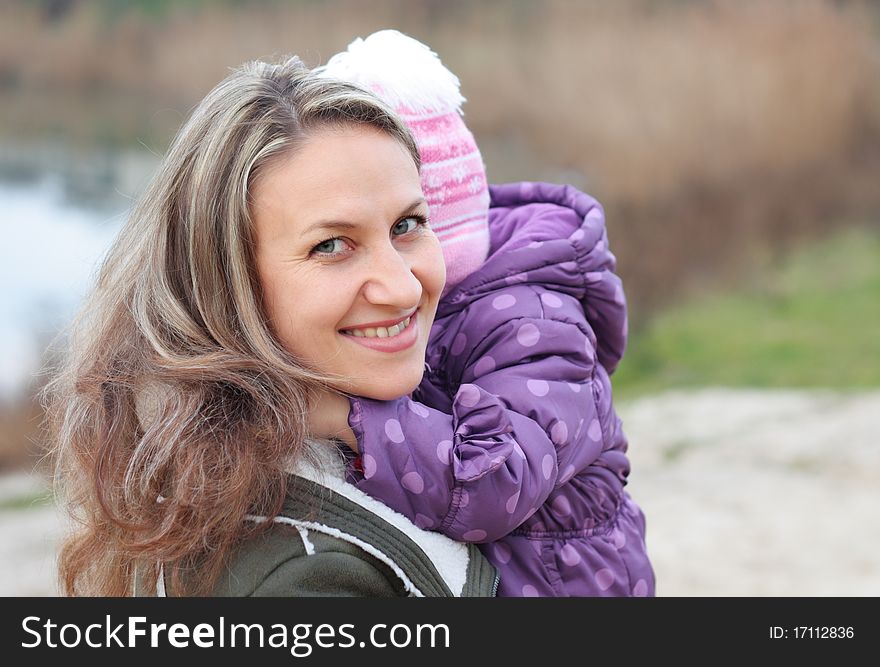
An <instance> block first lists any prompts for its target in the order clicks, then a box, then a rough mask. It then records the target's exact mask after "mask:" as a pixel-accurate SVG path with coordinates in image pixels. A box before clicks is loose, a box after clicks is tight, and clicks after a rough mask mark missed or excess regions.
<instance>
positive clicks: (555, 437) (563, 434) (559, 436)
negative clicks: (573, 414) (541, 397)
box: [550, 421, 568, 445]
mask: <svg viewBox="0 0 880 667" xmlns="http://www.w3.org/2000/svg"><path fill="white" fill-rule="evenodd" d="M550 440H551V441H553V444H555V445H564V444H565V443H567V442H568V426H566V425H565V422H564V421H558V422H556V423H555V424H553V426H551V427H550Z"/></svg>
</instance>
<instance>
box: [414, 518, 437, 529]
mask: <svg viewBox="0 0 880 667" xmlns="http://www.w3.org/2000/svg"><path fill="white" fill-rule="evenodd" d="M433 523H434V522H433V521H431V517H429V516H425V515H424V514H416V519H415V524H416V525H417V526H418V527H419V528H421V529H422V530H427V529H428V528H430V527H431V526H432V525H433Z"/></svg>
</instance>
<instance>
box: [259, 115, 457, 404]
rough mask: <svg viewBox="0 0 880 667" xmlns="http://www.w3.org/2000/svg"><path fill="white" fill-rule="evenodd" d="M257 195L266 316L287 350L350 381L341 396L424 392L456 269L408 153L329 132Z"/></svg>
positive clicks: (356, 135)
mask: <svg viewBox="0 0 880 667" xmlns="http://www.w3.org/2000/svg"><path fill="white" fill-rule="evenodd" d="M251 194H252V216H253V221H254V226H255V237H256V264H257V272H258V274H259V279H260V284H261V286H262V289H263V300H264V307H265V309H266V311H267V313H268V316H269V318H270V320H271V322H270V326H271V327H272V330H273V331H274V332H275V334H276V336H277V337H278V338H279V340H280V341H281V343H282V345H284V347H285V348H286V349H287V350H288V351H289V352H291V353H292V354H294V355H295V356H296V357H297V358H298V359H299V360H300V361H301V362H303V363H304V364H306V365H307V366H309V367H311V368H313V369H315V370H317V371H320V372H323V373H328V374H338V375H341V376H343V377H345V378H346V380H345V381H343V382H340V383H338V384H337V385H336V386H337V388H338V389H341V390H343V391H345V392H348V393H350V394H355V395H358V396H365V397H368V398H374V399H378V400H388V399H392V398H398V397H400V396H403V395H405V394H408V393H410V392H411V391H412V390H413V389H415V388H416V387H417V386H418V384H419V382H420V381H421V379H422V373H423V371H424V364H425V348H426V346H427V342H428V334H429V333H430V330H431V324H432V323H433V321H434V314H435V312H436V310H437V302H438V300H439V298H440V293H441V291H442V289H443V285H444V282H445V280H446V269H445V266H444V263H443V255H442V253H441V250H440V244H439V242H438V241H437V237H436V236H435V235H434V233H433V232H432V231H431V230H430V229H429V228H428V227H427V225H426V224H425V219H426V218H427V215H428V208H427V203H426V202H425V198H424V196H423V194H422V189H421V184H420V182H419V173H418V170H417V169H416V166H415V164H414V162H413V159H412V157H411V156H410V154H409V153H408V152H407V150H406V148H404V147H403V145H401V144H400V143H399V142H398V141H397V140H396V139H394V138H393V137H391V136H389V135H387V134H385V133H383V132H381V131H379V130H377V129H375V128H373V127H371V126H346V127H341V128H340V127H328V128H325V129H321V130H318V131H316V132H315V133H313V134H312V135H311V136H310V137H309V138H308V139H307V140H306V142H305V143H304V144H303V145H301V146H299V147H298V149H297V150H296V151H294V152H292V153H291V154H289V155H287V156H285V157H282V158H281V159H280V160H279V161H278V162H277V163H275V164H274V165H272V166H271V167H270V168H269V169H268V170H267V171H266V172H265V173H264V174H263V175H262V176H261V177H260V178H259V179H257V182H256V184H255V186H254V188H253V189H252V192H251Z"/></svg>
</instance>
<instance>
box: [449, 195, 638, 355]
mask: <svg viewBox="0 0 880 667" xmlns="http://www.w3.org/2000/svg"><path fill="white" fill-rule="evenodd" d="M489 194H490V197H491V203H490V209H489V233H490V248H489V255H488V257H487V259H486V261H485V263H484V264H483V265H482V266H481V267H480V268H479V269H478V270H477V271H475V272H473V273H472V274H470V275H469V276H468V277H467V278H465V279H464V280H463V281H462V282H461V283H460V284H459V285H457V286H456V287H455V288H454V289H453V290H451V291H450V292H449V294H447V295H446V296H445V297H444V298H443V299H442V300H441V302H440V305H439V307H438V309H437V319H438V320H441V319H442V318H445V317H448V316H451V315H454V314H455V313H456V312H458V311H461V310H462V309H464V308H467V307H468V306H470V305H471V304H473V303H474V302H475V301H478V300H480V299H482V298H483V297H485V296H487V295H489V294H493V293H498V292H499V291H502V290H503V289H505V288H506V287H508V286H511V285H516V284H534V285H535V286H537V287H540V288H542V289H546V290H552V291H557V292H562V293H564V294H568V295H571V296H573V297H575V298H577V299H578V300H579V301H581V303H582V304H583V306H584V310H585V313H586V315H587V320H588V322H589V323H590V325H591V326H592V327H593V329H594V331H595V332H596V336H597V339H598V341H599V344H598V348H599V349H598V353H599V360H600V362H601V363H602V364H603V365H604V366H605V367H606V369H607V370H608V371H609V372H611V371H613V370H614V368H616V366H617V363H618V362H619V361H620V358H621V357H622V356H623V351H624V348H625V345H626V336H627V315H626V300H625V297H624V293H623V286H622V284H621V281H620V278H618V276H617V275H616V274H615V273H614V270H615V268H616V264H617V261H616V258H615V257H614V255H613V254H612V253H611V251H610V250H609V249H608V236H607V232H606V228H605V211H604V210H603V208H602V205H601V204H600V203H599V202H598V201H596V200H595V199H594V198H593V197H591V196H589V195H587V194H585V193H583V192H581V191H579V190H577V189H576V188H573V187H571V186H569V185H554V184H551V183H532V182H522V183H508V184H504V185H491V186H489Z"/></svg>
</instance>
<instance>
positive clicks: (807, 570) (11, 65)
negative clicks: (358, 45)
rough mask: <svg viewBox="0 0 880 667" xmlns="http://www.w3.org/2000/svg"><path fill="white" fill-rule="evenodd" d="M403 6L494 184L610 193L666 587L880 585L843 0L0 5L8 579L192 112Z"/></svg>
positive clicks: (863, 172) (875, 56)
mask: <svg viewBox="0 0 880 667" xmlns="http://www.w3.org/2000/svg"><path fill="white" fill-rule="evenodd" d="M388 27H393V28H397V29H399V30H401V31H403V32H406V33H408V34H410V35H411V36H413V37H415V38H417V39H419V40H422V41H424V42H426V43H427V44H429V45H430V46H431V47H432V48H433V49H434V50H435V51H436V52H438V53H439V54H440V56H441V58H442V59H443V61H444V63H445V64H446V65H447V66H448V67H449V68H450V69H452V70H453V71H454V72H455V73H457V74H458V76H459V78H460V79H461V82H462V90H463V93H464V95H465V96H466V97H467V98H468V102H467V103H466V105H465V119H466V121H467V122H468V124H469V126H470V127H471V129H472V130H473V132H474V134H475V135H476V137H477V140H478V142H479V144H480V147H481V149H482V151H483V155H484V158H485V160H486V164H487V169H488V173H489V178H490V181H492V182H503V181H510V180H548V181H555V182H567V183H572V184H573V185H575V186H577V187H579V188H581V189H584V190H586V191H588V192H589V193H591V194H592V195H594V196H596V197H597V198H598V199H599V200H600V201H602V202H603V204H604V205H605V208H606V213H607V221H608V228H609V236H610V240H611V247H612V250H614V252H615V254H616V255H617V258H618V268H619V273H620V274H621V276H622V277H623V279H624V284H625V286H626V292H627V296H628V300H629V304H630V334H631V335H630V344H629V349H628V352H627V356H626V357H625V358H624V361H623V363H622V365H621V367H620V369H619V371H618V372H617V373H616V374H615V376H614V378H613V380H614V389H615V393H616V397H617V406H618V412H619V414H620V416H621V417H622V419H623V421H624V430H625V431H626V432H627V434H628V436H629V440H630V451H629V453H630V456H631V459H632V462H633V470H632V474H631V476H630V484H629V487H628V489H629V490H630V493H631V494H632V495H633V497H634V498H635V499H636V501H637V502H639V503H640V504H641V506H642V507H643V509H644V511H645V513H646V515H647V520H648V535H647V541H648V548H649V552H650V553H651V555H652V557H653V560H654V564H655V569H656V571H657V593H658V595H880V528H878V526H880V521H878V516H880V492H878V490H877V489H878V488H880V485H878V481H880V480H878V478H880V442H878V440H880V435H878V434H880V8H878V6H877V4H875V3H870V2H861V1H859V0H851V1H845V0H837V1H832V0H791V1H786V0H763V1H759V0H739V1H735V2H734V1H730V2H725V1H717V2H710V1H696V0H668V1H662V0H655V1H651V2H649V1H647V0H613V1H612V0H605V1H603V0H593V1H586V0H585V1H583V2H574V1H565V0H534V1H524V0H521V1H513V0H511V1H503V2H502V1H487V2H459V1H456V0H409V1H406V2H403V1H399V2H357V1H342V0H336V1H327V2H317V1H312V0H300V1H290V2H281V1H274V2H273V1H264V2H258V1H256V0H253V1H246V0H225V1H217V2H208V1H206V0H187V1H180V2H171V1H167V0H132V1H129V2H123V1H121V0H100V1H95V2H86V1H84V0H41V1H40V0H33V1H30V2H24V1H20V2H16V1H13V0H10V1H6V2H3V3H2V4H0V114H2V115H0V119H2V122H0V225H2V233H3V238H5V239H6V241H5V242H3V243H2V244H0V276H2V287H0V572H2V573H3V574H2V576H0V594H3V595H22V594H32V595H51V594H54V593H55V587H54V586H55V585H54V571H53V563H52V558H53V554H54V550H55V547H56V545H57V543H58V540H59V539H60V536H61V534H62V531H63V528H62V525H63V524H62V522H61V520H60V519H59V517H57V516H56V512H55V509H54V503H53V499H52V494H51V491H50V487H49V485H48V484H47V482H46V471H47V469H48V467H49V466H48V465H47V463H46V462H41V461H40V457H41V455H42V453H44V451H45V442H44V438H43V436H42V435H41V433H40V423H41V418H42V414H41V410H40V407H39V405H38V404H37V402H35V401H34V399H33V396H34V393H35V392H36V391H38V390H39V388H40V386H41V385H42V383H43V381H44V374H41V372H40V369H41V367H42V365H43V364H45V363H46V362H47V359H46V356H45V350H46V347H47V344H48V343H49V342H50V341H51V340H52V339H53V338H54V337H55V336H56V335H57V334H58V332H59V331H61V330H62V328H63V326H64V325H65V324H66V323H67V322H68V321H69V319H70V317H71V316H72V314H73V313H74V312H75V310H76V307H77V304H78V302H79V301H80V299H81V298H82V296H83V294H84V293H85V292H86V290H87V289H88V287H89V284H90V281H91V279H92V278H93V276H94V272H95V268H96V265H97V263H98V262H99V260H100V258H101V256H102V255H103V253H104V252H105V250H106V249H107V247H108V245H109V243H110V242H111V240H112V238H113V236H114V234H115V233H116V232H117V231H118V229H119V227H120V226H121V225H122V224H123V222H124V220H125V217H126V211H127V210H128V208H129V207H130V206H131V204H132V202H133V200H134V199H135V198H136V197H137V196H138V193H139V192H140V191H141V190H142V189H143V187H144V185H145V184H146V183H147V181H148V180H149V178H150V176H151V174H152V172H153V171H154V169H155V168H156V166H157V164H158V162H159V160H160V159H161V156H162V155H163V153H164V151H165V150H166V149H167V147H168V145H169V143H170V141H171V139H172V137H173V135H174V132H175V131H176V129H177V128H178V127H179V126H180V124H181V123H182V122H183V120H184V119H185V118H186V117H187V115H188V113H189V111H190V109H191V108H192V107H193V106H194V105H195V104H196V103H197V102H198V101H199V100H200V99H201V98H202V97H203V96H204V95H205V94H206V93H207V92H208V91H209V90H210V89H211V88H212V87H213V86H214V85H215V84H216V83H217V82H218V81H219V80H220V79H221V78H223V77H224V76H225V75H226V74H227V73H228V71H229V68H231V67H235V66H236V65H239V64H241V63H242V62H244V61H247V60H252V59H257V58H261V59H271V58H275V57H279V56H281V55H284V54H290V53H296V54H298V55H300V56H301V57H302V58H303V59H304V60H305V61H306V62H307V63H308V64H311V65H318V64H321V63H323V62H325V61H326V60H327V59H328V58H329V57H330V56H331V55H333V54H334V53H336V52H337V51H340V50H342V49H344V48H345V47H346V45H347V44H348V43H349V42H350V41H351V40H352V39H354V38H355V37H357V36H366V35H367V34H369V33H371V32H373V31H375V30H378V29H382V28H388Z"/></svg>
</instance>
